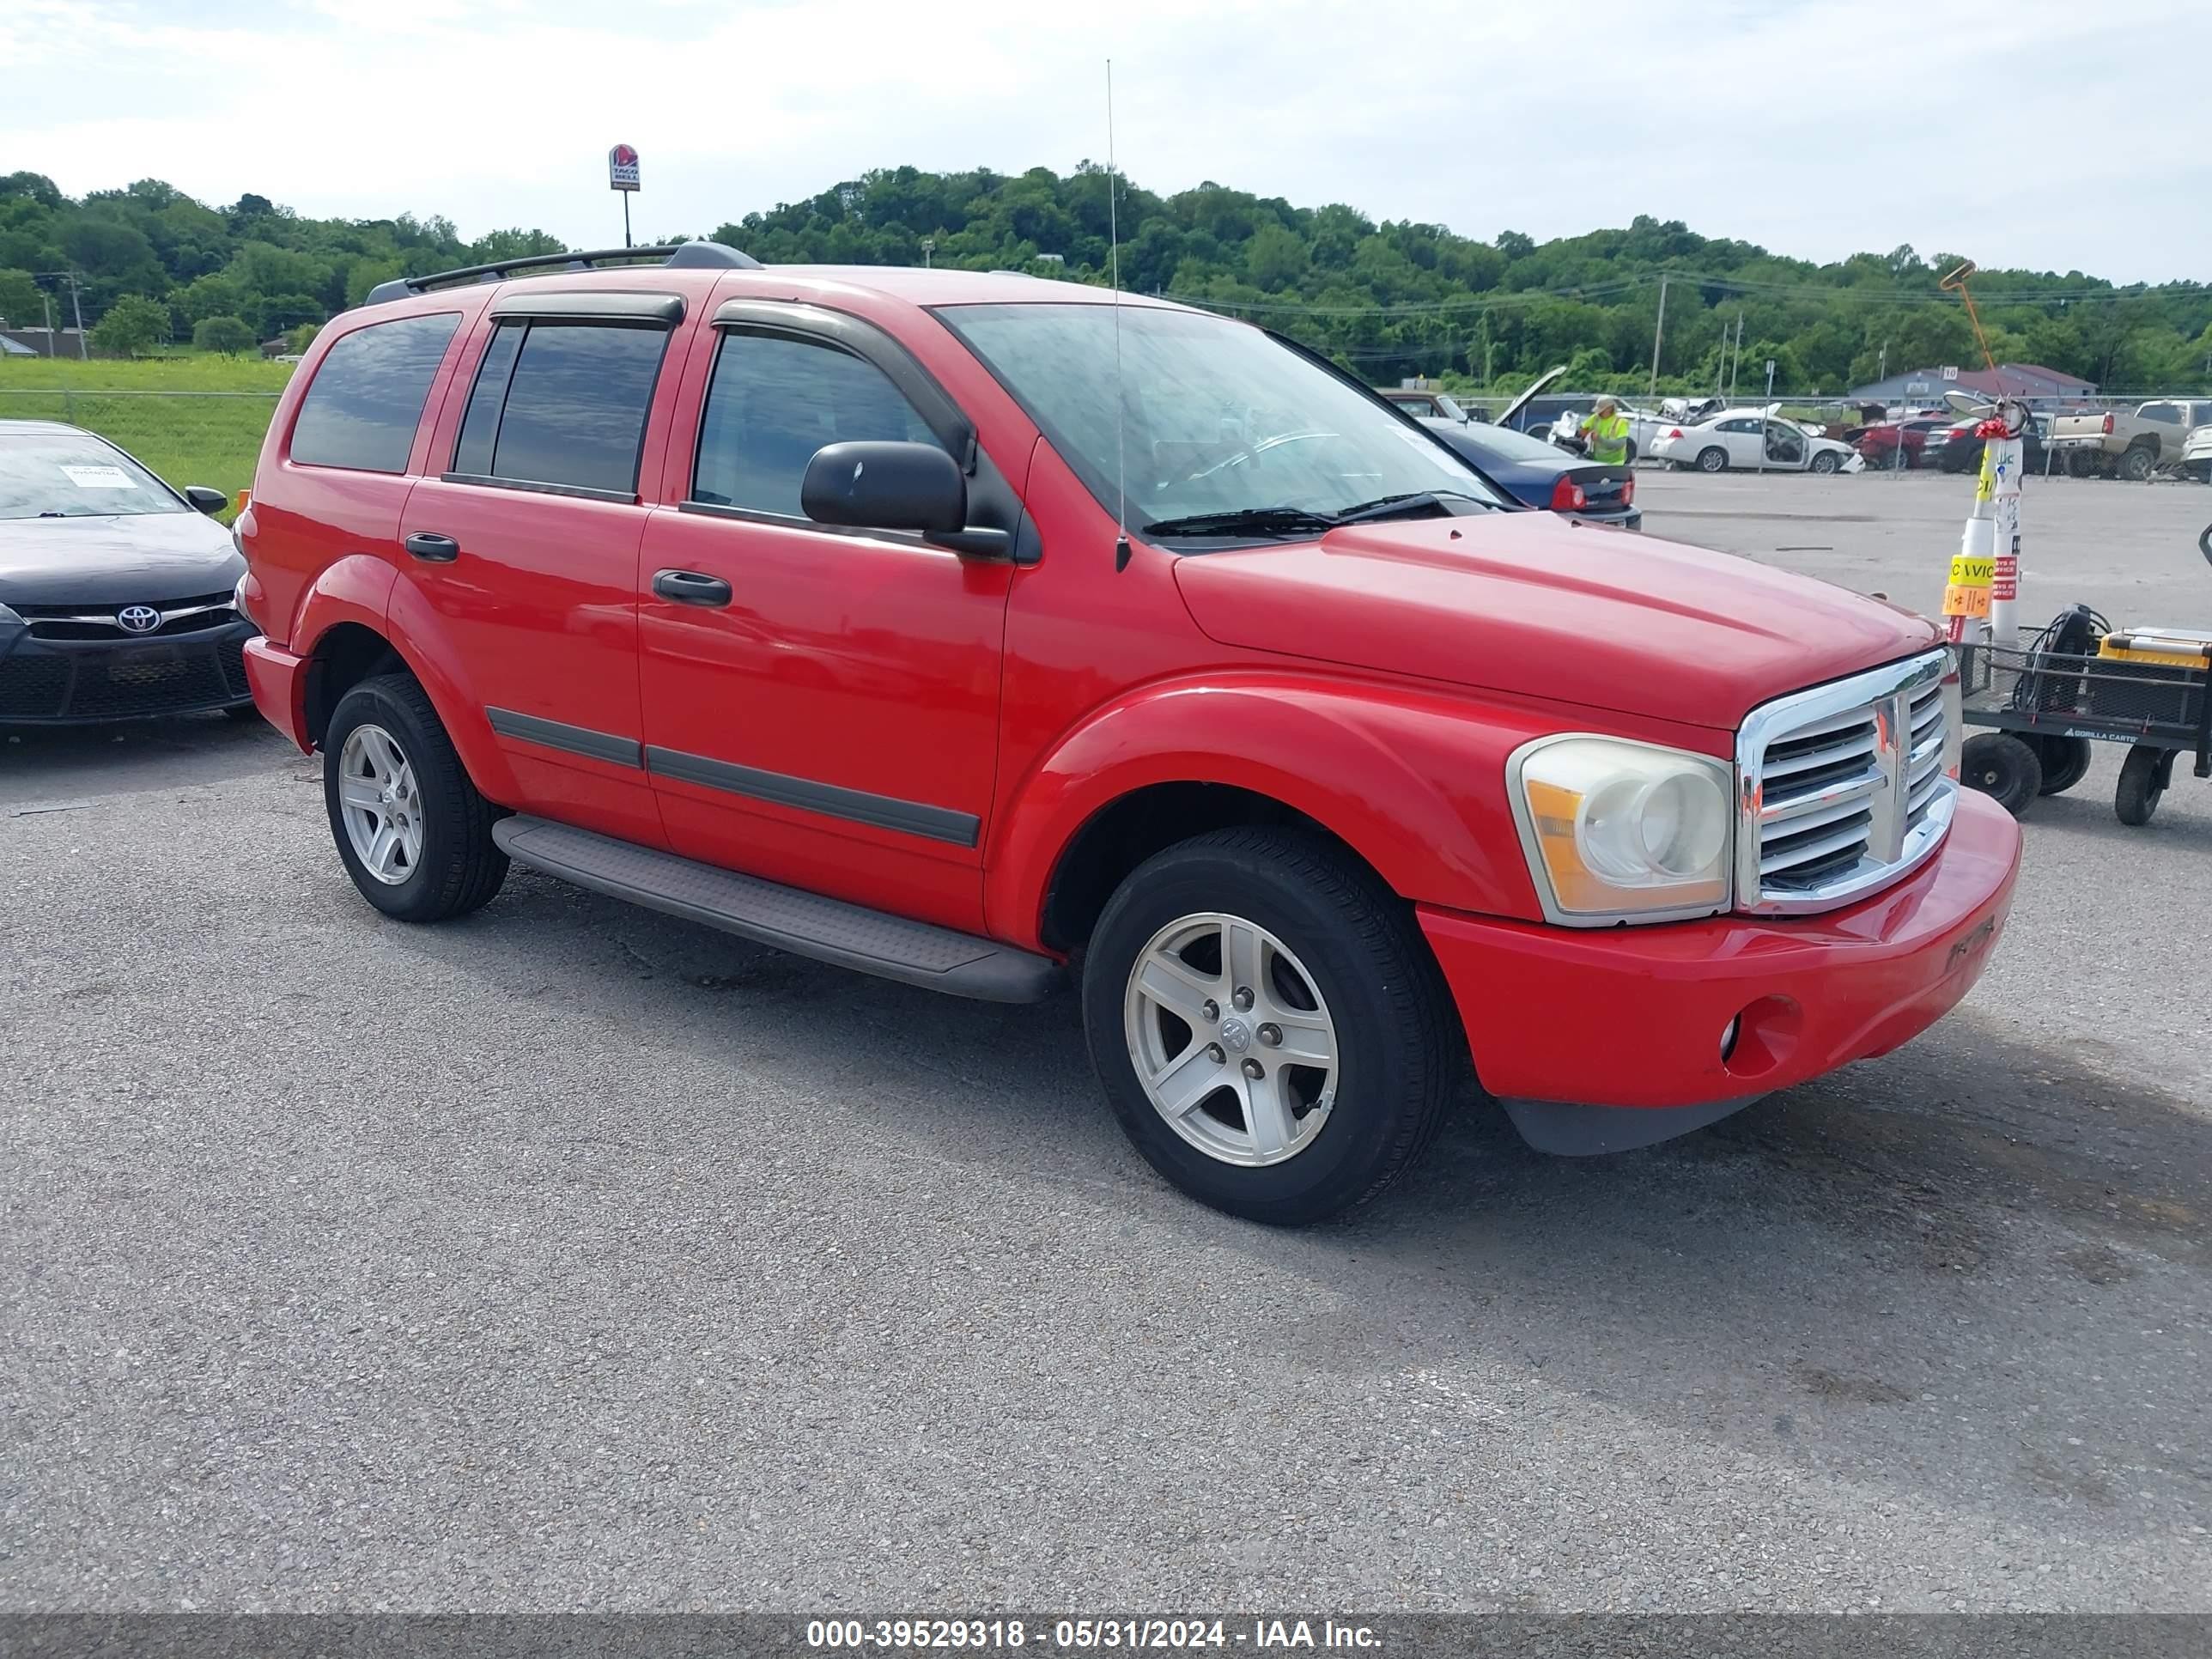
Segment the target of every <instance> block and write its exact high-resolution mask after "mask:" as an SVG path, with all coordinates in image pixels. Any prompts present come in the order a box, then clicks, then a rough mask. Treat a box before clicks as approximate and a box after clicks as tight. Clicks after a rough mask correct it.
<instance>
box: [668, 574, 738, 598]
mask: <svg viewBox="0 0 2212 1659" xmlns="http://www.w3.org/2000/svg"><path fill="white" fill-rule="evenodd" d="M653 592H656V593H658V594H659V595H660V597H661V598H662V599H669V600H672V601H673V602H675V603H676V604H678V605H727V604H728V603H729V602H730V585H729V583H727V582H726V581H724V580H722V579H721V578H720V576H702V575H701V574H699V573H698V572H697V571H696V570H656V571H654V572H653Z"/></svg>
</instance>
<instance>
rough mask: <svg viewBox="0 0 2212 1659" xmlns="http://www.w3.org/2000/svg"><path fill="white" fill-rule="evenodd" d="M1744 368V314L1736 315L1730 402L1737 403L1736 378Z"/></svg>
mask: <svg viewBox="0 0 2212 1659" xmlns="http://www.w3.org/2000/svg"><path fill="white" fill-rule="evenodd" d="M1742 368H1743V313H1741V311H1739V312H1737V313H1736V314H1735V357H1734V358H1732V359H1731V360H1730V361H1729V389H1728V395H1729V402H1730V403H1734V402H1735V377H1736V375H1737V374H1738V373H1739V372H1740V371H1741V369H1742Z"/></svg>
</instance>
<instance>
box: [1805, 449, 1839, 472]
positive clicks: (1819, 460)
mask: <svg viewBox="0 0 2212 1659" xmlns="http://www.w3.org/2000/svg"><path fill="white" fill-rule="evenodd" d="M1840 465H1842V463H1841V462H1840V461H1838V459H1836V454H1835V452H1834V451H1833V450H1830V449H1824V450H1822V451H1821V452H1820V453H1819V454H1817V455H1815V456H1814V458H1813V461H1812V470H1813V471H1815V472H1833V471H1835V470H1836V469H1837V467H1838V466H1840Z"/></svg>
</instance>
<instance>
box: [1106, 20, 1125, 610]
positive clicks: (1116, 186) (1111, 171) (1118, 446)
mask: <svg viewBox="0 0 2212 1659" xmlns="http://www.w3.org/2000/svg"><path fill="white" fill-rule="evenodd" d="M1120 197H1121V173H1120V171H1119V170H1118V169H1117V168H1116V167H1115V163H1114V60H1113V59H1112V58H1108V59H1107V60H1106V246H1107V258H1108V262H1109V270H1110V272H1111V276H1110V277H1109V280H1110V281H1111V282H1112V283H1113V284H1114V490H1115V504H1114V528H1115V538H1114V568H1115V572H1116V573H1117V574H1118V573H1120V572H1121V571H1124V570H1127V568H1129V452H1128V440H1127V435H1126V432H1125V430H1124V428H1126V427H1127V424H1128V417H1129V404H1128V400H1127V398H1124V397H1123V396H1122V394H1121V212H1120V209H1119V206H1118V203H1119V199H1120Z"/></svg>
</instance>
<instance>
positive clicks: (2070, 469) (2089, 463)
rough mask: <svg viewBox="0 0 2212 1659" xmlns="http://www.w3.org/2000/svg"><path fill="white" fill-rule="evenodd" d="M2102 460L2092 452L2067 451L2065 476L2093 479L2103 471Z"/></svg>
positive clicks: (2082, 450)
mask: <svg viewBox="0 0 2212 1659" xmlns="http://www.w3.org/2000/svg"><path fill="white" fill-rule="evenodd" d="M2102 459H2103V458H2102V457H2100V455H2099V454H2098V453H2096V452H2095V451H2094V450H2091V449H2069V450H2068V451H2067V452H2066V476H2067V477H2069V478H2093V477H2096V476H2097V474H2098V473H2099V472H2100V471H2102V470H2103V469H2102Z"/></svg>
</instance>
